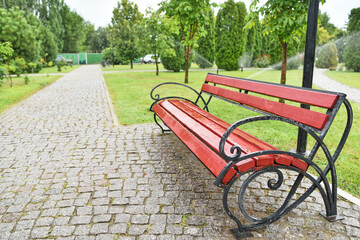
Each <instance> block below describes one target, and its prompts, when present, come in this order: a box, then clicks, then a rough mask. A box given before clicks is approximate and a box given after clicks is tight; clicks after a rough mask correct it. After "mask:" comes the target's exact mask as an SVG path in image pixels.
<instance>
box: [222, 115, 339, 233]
mask: <svg viewBox="0 0 360 240" xmlns="http://www.w3.org/2000/svg"><path fill="white" fill-rule="evenodd" d="M263 120H276V121H282V122H286V123H289V124H292V125H295V126H297V127H300V128H302V129H304V130H305V131H306V132H307V133H309V135H310V136H312V137H313V138H314V139H315V141H316V143H317V144H318V145H319V146H320V147H321V149H322V151H323V152H324V154H325V156H326V158H327V161H328V166H327V167H326V168H325V170H322V169H321V168H320V167H319V166H318V165H316V164H315V163H314V162H313V161H312V157H313V156H311V158H307V157H305V156H303V155H300V154H298V153H295V152H288V151H281V150H264V151H258V152H253V153H248V154H245V155H241V147H240V146H237V145H235V146H232V147H231V150H230V153H231V154H232V155H228V154H227V153H226V152H225V143H226V142H227V139H228V138H229V136H230V135H231V133H232V132H233V131H234V130H235V129H236V128H238V127H239V126H241V125H243V124H246V123H250V122H256V121H263ZM219 151H220V154H221V156H222V157H223V158H224V159H225V160H227V161H228V164H227V165H226V167H224V169H223V170H222V171H221V173H220V174H219V176H218V177H217V179H216V181H215V185H217V186H220V187H223V188H224V192H223V204H224V208H225V210H226V212H227V214H228V215H229V216H230V218H232V219H233V220H234V221H235V222H236V223H237V225H238V231H239V232H242V231H246V230H250V229H255V228H259V227H263V226H264V225H267V224H270V223H272V222H274V221H276V220H278V219H279V218H280V217H282V216H283V215H285V214H286V213H288V212H289V211H291V210H292V209H294V208H295V207H296V206H298V205H299V204H300V203H302V202H303V201H304V200H305V199H306V198H307V197H308V196H309V195H310V194H311V193H312V192H313V190H315V189H318V190H319V192H320V194H321V197H322V199H323V201H324V205H325V208H326V215H327V216H328V218H329V219H331V218H332V217H334V216H336V214H337V212H336V198H337V192H336V189H337V184H336V170H335V166H334V157H337V156H335V155H337V154H338V153H336V154H335V155H334V156H331V154H330V151H329V149H328V148H327V146H326V145H325V143H324V142H323V140H322V139H321V138H320V137H319V136H318V135H317V134H316V133H315V132H313V131H312V130H311V128H309V127H307V126H306V125H304V124H301V123H299V122H296V121H293V120H291V119H286V118H283V117H279V116H257V117H252V118H247V119H243V120H240V121H238V122H236V123H234V124H232V125H231V126H230V127H229V128H228V129H227V130H226V132H225V133H224V134H223V136H222V139H221V141H220V144H219ZM277 154H285V155H289V156H292V157H294V158H297V159H300V160H302V161H304V162H305V163H307V164H308V166H309V167H312V168H313V169H314V170H315V171H316V173H317V174H318V176H319V177H318V179H315V178H314V177H313V176H312V175H310V174H308V173H307V172H305V171H303V170H300V169H298V168H296V167H293V166H283V165H273V166H270V167H262V168H257V169H256V171H255V169H251V170H249V171H255V172H254V173H252V174H251V175H250V176H249V177H248V178H247V179H246V180H245V181H244V183H243V185H242V186H241V188H240V191H239V196H238V204H239V207H240V211H241V213H242V214H243V215H244V217H245V218H246V219H248V220H250V221H251V222H252V224H250V225H245V226H244V225H242V224H241V222H240V221H239V220H238V219H237V218H236V217H235V216H234V215H233V214H232V213H231V211H230V210H229V208H228V206H227V199H228V196H227V195H228V194H229V190H230V188H231V186H232V185H233V184H234V182H235V181H236V180H237V179H238V178H239V176H240V175H239V174H237V175H235V176H234V177H233V179H232V180H231V181H230V182H229V183H228V184H227V185H225V186H224V185H223V184H222V179H223V178H224V177H225V176H226V174H227V173H228V171H229V170H230V169H231V168H233V166H234V164H236V163H239V162H241V161H244V160H246V159H249V158H254V157H258V156H263V155H277ZM281 168H282V169H288V170H292V171H296V172H298V173H299V176H301V178H300V181H299V182H298V183H296V184H294V185H293V186H292V188H291V190H290V192H289V193H288V196H287V197H286V199H285V201H284V203H283V204H282V205H281V206H280V207H279V208H278V209H277V210H276V211H275V212H274V213H272V214H270V215H269V216H267V217H264V218H258V217H254V216H251V215H250V214H248V213H247V211H246V209H245V207H244V201H243V200H244V194H245V190H246V189H247V188H248V186H249V184H250V182H252V181H253V180H254V179H255V178H257V177H258V176H260V175H263V174H265V173H268V172H272V173H275V174H276V175H277V178H276V179H269V181H268V182H267V185H268V187H269V189H270V190H277V189H279V188H280V187H281V185H282V183H283V174H282V172H281V171H280V170H279V169H281ZM328 171H330V172H331V179H332V183H329V181H328V179H327V178H326V174H327V172H328ZM241 174H242V173H241ZM303 177H306V178H307V179H309V180H310V181H311V182H312V183H313V185H312V186H311V187H310V188H309V189H308V190H307V191H305V193H303V194H302V195H301V196H300V197H299V198H298V199H297V200H296V201H295V202H293V203H291V204H290V200H291V198H292V197H293V196H294V194H295V192H296V190H297V188H298V187H299V185H300V182H301V179H302V178H303ZM321 182H323V186H322V185H321V184H320V183H321ZM330 184H331V185H332V186H331V187H330Z"/></svg>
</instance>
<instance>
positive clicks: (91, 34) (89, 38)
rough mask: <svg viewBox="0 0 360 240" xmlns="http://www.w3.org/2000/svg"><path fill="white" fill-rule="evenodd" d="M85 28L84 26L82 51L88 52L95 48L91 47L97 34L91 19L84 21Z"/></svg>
mask: <svg viewBox="0 0 360 240" xmlns="http://www.w3.org/2000/svg"><path fill="white" fill-rule="evenodd" d="M83 28H84V34H85V40H84V42H83V44H82V46H81V51H82V52H87V51H90V50H94V49H92V48H91V47H92V46H91V45H92V42H93V41H94V38H95V34H96V31H95V27H94V24H91V23H90V22H89V21H84V23H83Z"/></svg>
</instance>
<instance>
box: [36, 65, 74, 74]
mask: <svg viewBox="0 0 360 240" xmlns="http://www.w3.org/2000/svg"><path fill="white" fill-rule="evenodd" d="M79 67H80V65H73V66H72V67H70V66H65V67H62V68H61V72H58V68H57V66H52V67H47V68H43V69H41V71H40V72H39V73H42V74H48V73H69V72H72V71H74V70H75V69H77V68H79Z"/></svg>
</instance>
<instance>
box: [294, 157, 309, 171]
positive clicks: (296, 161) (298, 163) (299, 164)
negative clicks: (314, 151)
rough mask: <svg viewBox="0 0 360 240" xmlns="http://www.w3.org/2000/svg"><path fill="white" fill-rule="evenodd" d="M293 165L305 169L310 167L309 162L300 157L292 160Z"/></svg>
mask: <svg viewBox="0 0 360 240" xmlns="http://www.w3.org/2000/svg"><path fill="white" fill-rule="evenodd" d="M291 165H293V166H294V167H296V168H299V169H301V170H303V171H306V169H307V168H308V164H307V163H306V162H304V161H302V160H300V159H298V158H294V159H293V160H292V163H291Z"/></svg>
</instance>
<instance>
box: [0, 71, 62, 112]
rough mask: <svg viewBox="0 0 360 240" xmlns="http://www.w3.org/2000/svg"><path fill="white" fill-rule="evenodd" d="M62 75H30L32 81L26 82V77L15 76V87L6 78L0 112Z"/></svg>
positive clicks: (0, 94) (0, 91) (1, 93)
mask: <svg viewBox="0 0 360 240" xmlns="http://www.w3.org/2000/svg"><path fill="white" fill-rule="evenodd" d="M60 77H61V76H29V79H30V82H29V84H28V85H25V84H24V78H23V77H19V78H13V87H12V88H11V87H10V86H9V83H8V82H7V81H6V80H5V79H4V84H3V86H2V87H0V112H3V111H5V110H6V109H8V108H10V107H12V106H13V105H14V104H16V103H18V102H20V101H21V100H23V99H25V98H27V97H28V96H30V95H32V94H34V93H35V92H37V91H38V90H40V89H42V88H44V87H46V86H47V85H49V84H51V83H53V82H54V81H56V80H57V79H59V78H60Z"/></svg>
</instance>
